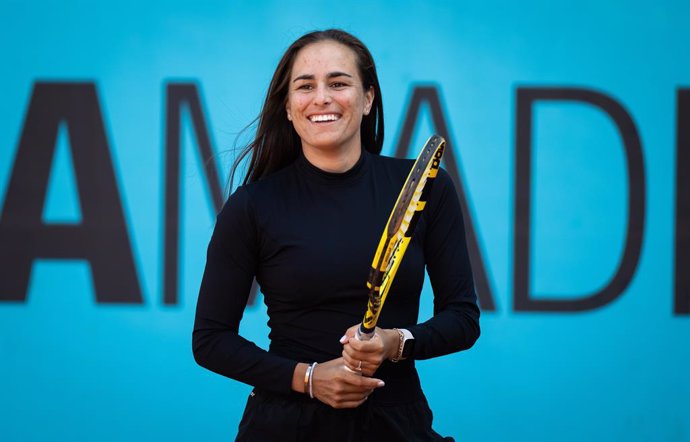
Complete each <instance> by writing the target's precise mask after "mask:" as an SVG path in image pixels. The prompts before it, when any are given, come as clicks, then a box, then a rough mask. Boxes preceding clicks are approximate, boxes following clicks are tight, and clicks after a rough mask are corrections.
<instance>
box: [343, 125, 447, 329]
mask: <svg viewBox="0 0 690 442" xmlns="http://www.w3.org/2000/svg"><path fill="white" fill-rule="evenodd" d="M445 147H446V140H444V139H443V137H440V136H438V135H432V136H431V137H430V138H429V139H428V140H427V142H426V144H425V145H424V148H422V151H421V152H420V154H419V156H418V157H417V160H416V161H415V163H414V165H413V166H412V170H410V173H409V175H407V179H406V180H405V184H403V187H402V190H401V191H400V195H398V199H397V201H396V202H395V206H393V210H392V211H391V214H390V216H389V218H388V223H386V228H385V229H384V231H383V235H381V240H380V241H379V245H378V248H377V249H376V254H375V255H374V260H373V262H372V265H371V270H370V272H369V279H368V280H367V288H368V289H369V302H368V303H367V312H366V314H365V315H364V319H363V320H362V323H361V324H360V326H359V328H358V329H357V338H358V339H360V340H365V341H366V340H369V339H371V337H372V336H374V331H375V329H376V323H377V322H378V319H379V314H380V313H381V308H382V307H383V303H384V302H385V301H386V296H387V295H388V291H389V290H390V287H391V284H392V283H393V278H395V273H396V272H397V271H398V267H400V262H401V261H402V259H403V256H404V255H405V251H406V250H407V245H408V244H409V243H410V240H411V239H412V235H413V234H414V230H415V227H416V226H417V221H418V220H419V217H420V216H421V214H422V211H423V210H424V207H426V201H427V199H428V196H429V191H430V189H431V185H432V184H433V182H434V179H435V178H436V175H437V174H438V168H439V167H440V165H441V158H443V151H444V150H445Z"/></svg>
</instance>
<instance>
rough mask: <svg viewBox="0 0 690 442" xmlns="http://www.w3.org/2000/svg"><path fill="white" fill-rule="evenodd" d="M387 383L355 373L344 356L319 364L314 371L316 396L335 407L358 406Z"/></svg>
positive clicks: (313, 382)
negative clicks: (347, 364)
mask: <svg viewBox="0 0 690 442" xmlns="http://www.w3.org/2000/svg"><path fill="white" fill-rule="evenodd" d="M384 385H385V384H384V383H383V381H382V380H381V379H376V378H369V377H366V376H362V375H361V374H359V373H353V372H352V371H350V370H348V369H347V367H345V361H343V358H338V359H333V360H331V361H328V362H324V363H322V364H318V365H317V366H316V367H315V368H314V372H313V373H312V392H313V393H314V397H315V398H317V399H318V400H320V401H321V402H323V403H325V404H328V405H330V406H331V407H333V408H356V407H359V406H360V405H362V403H363V402H364V401H365V400H367V397H369V395H370V394H371V393H372V392H373V391H374V390H375V389H376V388H380V387H383V386H384Z"/></svg>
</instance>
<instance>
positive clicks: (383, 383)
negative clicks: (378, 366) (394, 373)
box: [376, 381, 386, 387]
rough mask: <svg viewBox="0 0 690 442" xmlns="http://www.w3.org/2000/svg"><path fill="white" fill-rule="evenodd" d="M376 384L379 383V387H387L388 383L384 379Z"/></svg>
mask: <svg viewBox="0 0 690 442" xmlns="http://www.w3.org/2000/svg"><path fill="white" fill-rule="evenodd" d="M376 385H377V386H378V387H385V386H386V383H385V382H383V381H379V383H378V384H376Z"/></svg>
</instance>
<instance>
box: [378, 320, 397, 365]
mask: <svg viewBox="0 0 690 442" xmlns="http://www.w3.org/2000/svg"><path fill="white" fill-rule="evenodd" d="M381 331H382V335H381V339H382V340H383V348H384V350H385V355H384V356H385V358H386V359H388V360H391V359H393V358H395V357H396V356H397V355H398V348H399V347H400V334H399V333H398V330H396V329H394V328H386V329H382V330H381Z"/></svg>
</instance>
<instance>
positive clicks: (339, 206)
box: [193, 151, 479, 404]
mask: <svg viewBox="0 0 690 442" xmlns="http://www.w3.org/2000/svg"><path fill="white" fill-rule="evenodd" d="M412 163H413V161H412V160H400V159H394V158H387V157H383V156H378V155H373V154H370V153H368V152H366V151H363V153H362V156H361V157H360V159H359V161H358V163H357V164H356V165H355V166H354V167H353V168H351V169H350V170H348V171H347V172H345V173H328V172H324V171H322V170H319V169H318V168H316V167H315V166H313V165H312V164H310V163H309V162H308V161H307V160H306V158H304V157H303V156H301V157H300V158H299V159H298V160H297V161H296V162H295V163H293V164H292V165H290V166H288V167H286V168H285V169H282V170H281V171H279V172H276V173H274V174H272V175H271V176H269V177H267V178H265V179H263V180H261V181H259V182H256V183H252V184H249V185H246V186H242V187H240V188H238V189H237V191H236V192H235V193H234V194H233V195H232V196H231V197H230V198H229V200H228V201H227V203H226V204H225V206H224V207H223V209H222V210H221V212H220V214H219V215H218V218H217V222H216V227H215V230H214V232H213V236H212V238H211V241H210V244H209V247H208V255H207V262H206V269H205V271H204V276H203V280H202V283H201V289H200V291H199V300H198V304H197V312H196V320H195V324H194V333H193V349H194V356H195V358H196V360H197V361H198V363H199V364H201V365H202V366H204V367H206V368H208V369H209V370H212V371H214V372H217V373H219V374H222V375H224V376H228V377H230V378H233V379H236V380H239V381H241V382H244V383H247V384H250V385H252V386H255V387H259V389H260V390H261V391H265V392H272V393H278V394H287V395H288V396H289V395H290V394H291V383H292V376H293V372H294V368H295V365H296V364H297V363H298V362H307V363H311V362H314V361H316V362H324V361H327V360H331V359H334V358H337V357H339V356H340V355H341V352H342V345H341V344H340V342H339V339H340V337H341V336H342V335H343V333H344V332H345V330H346V329H347V328H348V327H350V326H352V325H354V324H356V323H358V322H360V321H361V320H362V317H363V314H364V311H365V308H366V303H367V287H366V280H367V276H368V274H369V270H370V266H371V261H372V259H373V255H374V252H375V249H376V246H377V245H378V241H379V238H380V235H381V233H382V231H383V227H384V226H385V224H386V221H387V220H388V216H389V214H390V210H391V209H392V207H393V205H394V204H395V201H396V199H397V196H398V193H399V192H400V189H401V187H402V184H403V182H404V181H405V179H406V177H407V174H408V173H409V170H410V168H411V166H412ZM427 204H428V205H427V208H426V210H425V211H424V213H423V215H422V217H421V218H420V220H419V223H418V225H417V231H416V233H415V236H414V237H413V239H412V241H411V242H410V245H409V247H408V250H407V253H406V255H405V257H404V259H403V261H402V263H401V266H400V268H399V270H398V273H397V276H396V279H395V281H394V283H393V285H392V287H391V290H390V292H389V294H388V298H387V300H386V302H385V305H384V307H383V309H382V313H381V316H380V319H379V326H380V327H384V328H393V327H398V328H407V329H408V330H410V331H411V332H412V334H413V335H414V337H415V339H416V345H415V349H414V353H413V355H412V358H411V359H410V360H406V361H403V362H400V363H397V364H394V363H391V362H384V364H383V365H382V366H381V367H380V368H379V370H378V372H377V373H376V377H378V378H381V379H383V380H384V381H385V382H386V386H385V387H383V388H380V389H377V390H376V391H375V392H374V394H372V396H371V398H370V401H374V402H376V403H380V404H401V403H410V402H415V401H419V400H420V398H421V399H423V394H422V391H421V387H420V383H419V379H418V377H417V372H416V370H415V367H414V359H426V358H431V357H436V356H441V355H444V354H448V353H451V352H455V351H459V350H463V349H467V348H469V347H471V346H472V345H473V343H474V342H475V340H476V339H477V338H478V336H479V309H478V307H477V302H476V299H477V298H476V295H475V292H474V284H473V280H472V273H471V269H470V264H469V259H468V255H467V249H466V246H465V235H464V226H463V220H462V214H461V210H460V205H459V202H458V199H457V195H456V193H455V188H454V186H453V184H452V181H451V180H450V178H449V176H448V175H447V173H446V172H445V171H443V170H440V172H439V175H438V177H437V179H436V180H435V183H434V187H433V189H432V191H431V195H430V200H429V201H428V203H427ZM425 267H426V269H427V272H428V274H429V277H430V280H431V284H432V288H433V291H434V316H433V317H432V318H431V319H429V320H428V321H426V322H424V323H421V324H418V323H417V322H418V313H419V297H420V292H421V289H422V285H423V282H424V270H425ZM254 276H256V279H257V281H258V282H259V284H260V286H261V291H262V293H263V294H264V302H265V303H266V305H267V309H268V316H269V321H268V325H269V327H270V334H269V337H270V342H271V343H270V348H269V349H268V351H266V350H263V349H260V348H258V347H257V346H256V345H254V344H253V343H252V342H249V341H248V340H246V339H244V338H243V337H241V336H239V334H238V329H239V323H240V320H241V318H242V314H243V311H244V308H245V305H246V302H247V297H248V295H249V291H250V287H251V284H252V280H253V278H254Z"/></svg>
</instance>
